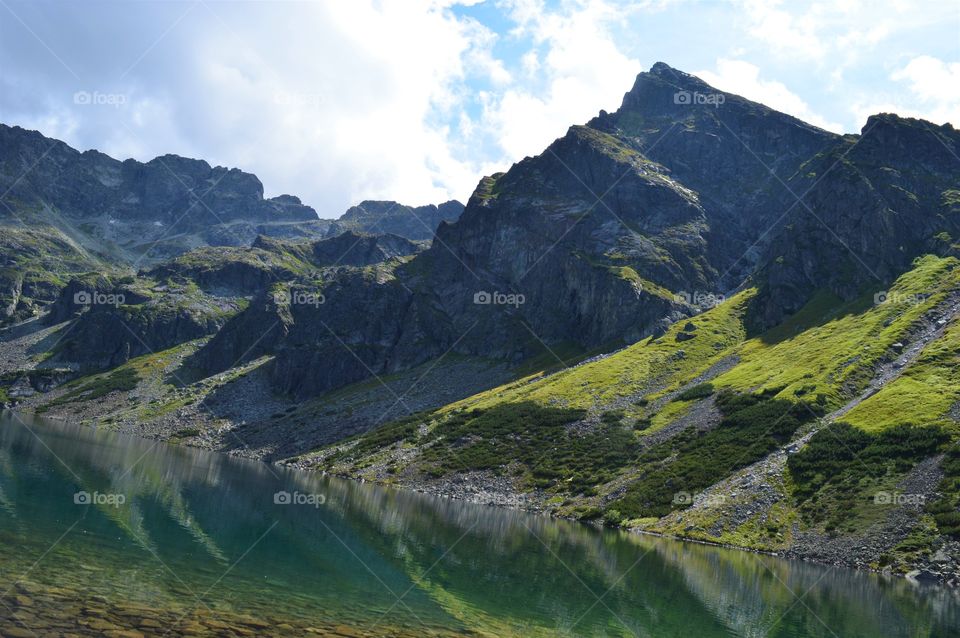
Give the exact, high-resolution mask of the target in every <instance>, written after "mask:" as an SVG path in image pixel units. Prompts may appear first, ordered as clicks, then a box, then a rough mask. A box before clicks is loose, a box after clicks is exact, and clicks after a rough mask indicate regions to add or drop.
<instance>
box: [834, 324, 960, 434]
mask: <svg viewBox="0 0 960 638" xmlns="http://www.w3.org/2000/svg"><path fill="white" fill-rule="evenodd" d="M958 403H960V324H958V323H954V324H953V325H951V326H949V327H948V328H947V330H946V331H945V333H944V335H943V337H941V338H940V339H937V340H936V341H934V342H933V343H931V344H929V345H928V346H927V347H926V348H924V350H923V352H922V353H921V354H920V356H918V357H917V359H916V360H915V361H914V362H913V363H912V364H911V365H910V366H909V367H908V368H906V369H905V370H904V371H903V374H902V375H901V376H900V377H899V378H897V379H895V380H894V381H893V382H891V383H888V384H886V385H885V386H884V387H883V388H882V389H881V390H880V391H879V392H878V393H876V394H875V395H873V396H872V397H869V398H868V399H866V400H864V401H863V403H861V404H860V405H858V406H856V407H855V408H853V409H852V410H850V412H849V413H847V415H846V416H845V417H844V419H845V420H846V421H848V422H849V423H850V424H851V425H855V426H857V427H858V428H861V429H863V430H866V431H868V432H876V431H879V430H883V429H886V428H889V427H891V426H893V425H896V424H899V423H915V424H922V425H938V426H940V427H943V428H945V429H947V430H949V431H951V432H957V431H958V429H960V424H958V423H957V421H956V420H955V419H954V418H952V417H951V416H950V411H951V409H952V408H953V407H954V406H956V405H957V404H958Z"/></svg>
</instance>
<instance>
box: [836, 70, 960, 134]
mask: <svg viewBox="0 0 960 638" xmlns="http://www.w3.org/2000/svg"><path fill="white" fill-rule="evenodd" d="M890 79H891V80H894V81H896V82H901V83H904V84H906V85H907V86H908V92H906V93H905V94H900V95H896V96H887V97H884V98H882V99H876V98H874V99H867V98H863V97H861V99H859V100H858V101H857V102H855V103H854V104H853V105H852V106H851V109H850V110H851V112H852V113H853V114H854V116H855V117H856V118H857V119H858V120H860V121H866V118H867V117H868V116H870V115H873V114H875V113H884V112H886V113H897V114H899V115H903V116H906V117H919V118H922V119H925V120H929V121H931V122H933V123H934V124H944V123H946V122H950V123H951V124H953V125H954V126H957V125H960V62H944V61H943V60H940V59H938V58H935V57H932V56H929V55H921V56H918V57H915V58H913V59H912V60H910V62H908V63H907V64H906V65H905V66H904V67H902V68H900V69H897V70H896V71H894V72H893V73H892V74H891V75H890Z"/></svg>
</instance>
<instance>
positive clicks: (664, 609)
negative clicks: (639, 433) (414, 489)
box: [302, 481, 726, 636]
mask: <svg viewBox="0 0 960 638" xmlns="http://www.w3.org/2000/svg"><path fill="white" fill-rule="evenodd" d="M307 486H308V483H304V484H302V487H303V488H304V489H307ZM326 489H327V490H329V495H330V500H331V501H332V502H333V503H335V504H337V505H342V506H343V510H344V511H343V515H344V516H345V517H346V518H348V519H351V520H352V519H355V518H357V517H363V519H364V520H363V522H358V523H357V524H355V525H354V526H353V527H354V528H355V529H358V530H366V533H367V534H369V535H370V536H371V538H370V539H369V542H371V543H376V542H378V541H377V539H379V542H380V543H381V544H382V546H383V549H384V552H385V553H388V554H389V555H391V556H393V559H394V560H395V561H396V562H398V564H402V565H403V566H404V569H406V570H407V572H408V573H409V574H410V576H411V578H412V579H413V580H414V581H415V582H417V584H418V586H420V587H422V588H423V589H424V590H426V591H429V592H430V593H431V596H433V598H434V599H435V600H436V601H437V602H438V604H440V605H442V606H443V607H444V609H446V610H447V611H448V612H449V613H450V614H451V615H453V616H456V617H457V618H459V619H460V620H461V621H463V622H464V624H465V625H467V626H468V627H471V628H478V627H495V628H497V630H499V631H500V632H505V633H509V634H516V635H537V634H540V633H542V634H543V635H555V634H556V633H557V632H560V633H561V634H562V633H570V634H573V635H639V636H643V635H654V636H662V635H679V634H681V633H683V628H684V627H688V628H691V630H692V628H696V631H697V632H698V635H700V636H712V635H717V636H719V635H726V633H725V631H724V630H723V627H722V625H720V624H719V623H717V622H716V621H715V620H714V619H713V618H712V617H711V615H710V613H709V611H708V610H707V609H706V608H705V607H703V606H702V605H701V604H699V603H698V602H697V601H696V600H695V599H693V598H691V596H690V594H689V592H687V591H686V586H685V583H684V582H683V580H682V579H681V577H680V576H681V575H680V574H679V573H678V572H677V571H676V570H675V569H668V568H667V566H666V564H665V563H664V561H662V560H661V559H659V558H658V556H657V555H656V554H655V553H650V554H646V555H645V551H646V550H643V551H639V552H638V551H637V546H636V544H635V543H634V542H631V541H629V540H627V539H626V538H625V537H624V535H622V534H620V533H615V532H598V530H595V529H592V528H589V527H587V526H584V525H580V524H573V523H568V522H566V521H558V520H554V519H551V518H548V517H543V516H531V515H530V514H527V513H524V512H520V511H511V510H503V509H496V508H492V507H483V506H476V505H469V504H465V503H462V502H458V501H455V500H450V499H437V498H433V497H430V496H425V495H420V494H413V493H409V492H401V491H395V490H386V489H375V490H372V489H369V488H367V486H363V485H357V484H355V483H346V482H341V481H330V482H328V483H327V484H326ZM574 571H575V574H574ZM651 574H655V575H656V576H655V578H654V579H651ZM588 590H589V591H588ZM591 591H592V592H593V594H591V593H590V592H591ZM598 597H600V598H601V600H600V602H597V598H598ZM690 603H693V604H690ZM483 610H495V611H496V615H497V617H496V618H491V617H490V615H489V614H487V613H485V612H484V611H483ZM711 627H712V629H711ZM495 633H497V632H496V631H495Z"/></svg>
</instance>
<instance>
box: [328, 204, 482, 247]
mask: <svg viewBox="0 0 960 638" xmlns="http://www.w3.org/2000/svg"><path fill="white" fill-rule="evenodd" d="M462 212H463V204H461V203H460V202H458V201H456V200H451V201H448V202H444V203H442V204H440V205H433V204H429V205H427V206H406V205H404V204H400V203H399V202H393V201H374V200H366V201H363V202H360V203H359V204H357V205H356V206H351V207H350V208H349V209H347V212H345V213H344V214H343V215H341V216H340V219H338V220H337V221H335V222H333V223H332V224H331V226H330V229H329V230H328V231H327V236H328V237H333V236H336V235H339V234H341V233H344V232H347V231H354V232H361V233H372V234H381V233H392V234H394V235H399V236H401V237H406V238H407V239H412V240H415V241H417V240H423V241H426V240H430V239H433V233H434V232H435V231H436V229H437V226H439V225H440V224H441V223H442V222H454V221H456V220H457V218H459V217H460V214H461V213H462Z"/></svg>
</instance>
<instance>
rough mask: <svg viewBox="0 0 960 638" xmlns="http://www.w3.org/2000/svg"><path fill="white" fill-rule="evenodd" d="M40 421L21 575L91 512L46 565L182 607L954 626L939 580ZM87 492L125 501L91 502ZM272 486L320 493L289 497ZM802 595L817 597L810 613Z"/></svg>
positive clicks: (571, 629) (699, 626)
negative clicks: (919, 588)
mask: <svg viewBox="0 0 960 638" xmlns="http://www.w3.org/2000/svg"><path fill="white" fill-rule="evenodd" d="M28 424H29V423H28ZM29 425H30V427H31V428H32V429H33V430H34V431H35V432H36V433H37V436H34V434H32V433H31V432H30V431H29V430H28V429H27V428H26V427H24V426H22V425H19V424H18V423H17V422H16V421H15V420H11V419H9V418H4V417H0V538H2V540H3V541H4V542H3V543H2V544H0V571H2V570H5V569H7V568H11V569H12V567H13V564H14V563H15V562H16V559H17V558H18V555H20V556H19V557H22V558H23V560H25V561H27V564H26V567H28V566H29V564H30V562H32V561H33V560H35V559H36V557H37V555H39V554H40V552H42V551H43V550H45V549H47V548H48V547H49V546H50V545H51V544H52V543H53V541H54V540H56V539H57V538H58V537H59V536H60V535H61V534H63V532H64V530H65V529H66V528H67V526H68V525H69V524H70V523H72V522H73V521H75V520H78V519H79V523H78V524H77V527H76V532H75V533H71V534H69V535H68V536H67V537H66V538H65V539H64V540H63V542H62V543H60V544H58V545H57V546H56V549H54V550H53V551H52V553H51V557H52V558H53V560H45V561H43V562H41V563H40V567H39V568H38V569H37V570H36V572H35V574H36V575H37V576H46V577H47V580H53V581H55V580H56V579H57V578H59V577H61V576H66V577H69V578H72V579H73V580H74V585H78V586H80V587H83V586H86V585H88V584H89V585H90V586H91V587H93V586H94V585H95V586H97V587H108V586H109V587H112V588H113V589H112V590H111V591H104V593H105V594H106V595H116V596H130V597H139V599H142V600H144V601H150V602H151V603H156V604H173V602H174V601H176V602H178V603H179V604H181V605H188V606H189V605H192V604H193V603H194V598H195V597H196V595H197V594H198V593H202V592H205V591H207V589H209V588H210V587H212V586H215V589H213V590H212V593H210V594H209V595H205V596H204V598H205V601H206V602H207V603H209V604H210V605H211V606H226V607H230V608H233V609H237V610H243V611H244V613H251V614H256V613H266V612H269V613H280V614H282V615H285V616H286V617H290V618H301V619H303V620H305V621H309V620H311V619H314V618H338V619H339V618H353V619H356V620H358V621H359V622H362V623H365V624H366V625H367V626H376V625H377V623H380V622H387V621H389V622H390V624H391V625H397V624H400V625H406V626H408V627H417V626H419V622H420V621H421V620H423V621H425V622H428V623H430V624H434V625H437V626H444V627H448V628H453V629H462V628H469V629H472V630H473V631H474V632H476V634H478V635H486V636H509V635H522V636H538V635H557V634H560V635H612V636H619V635H637V636H656V637H658V638H659V637H660V636H686V635H688V634H689V635H693V636H697V637H698V638H699V637H701V636H702V637H705V638H712V637H714V636H718V637H719V636H729V635H731V634H734V635H743V636H753V635H763V634H764V632H765V631H770V635H772V636H791V637H793V636H801V635H811V636H818V635H824V636H828V635H831V634H830V632H828V631H827V630H825V629H824V628H823V625H821V624H820V622H819V620H817V617H819V618H822V619H823V620H824V621H825V622H827V624H828V625H829V626H830V627H831V629H833V630H834V631H836V632H837V633H838V634H839V635H871V634H872V635H895V634H896V633H897V631H900V632H901V633H905V632H906V630H907V628H910V627H921V628H925V631H923V632H921V634H920V635H936V632H937V631H938V630H940V629H944V628H956V627H957V626H958V624H960V619H958V618H957V609H958V606H957V601H956V600H955V599H953V598H952V597H950V596H949V595H948V594H947V593H945V592H944V590H936V591H935V592H934V593H931V594H924V595H923V596H918V595H916V592H914V591H913V590H912V589H911V587H910V586H909V584H907V583H906V582H904V581H896V582H891V583H888V582H883V581H881V580H880V579H877V578H869V577H867V576H865V575H864V574H859V573H855V572H849V571H843V570H825V569H823V568H821V567H817V566H811V565H803V564H796V563H788V562H785V561H781V560H778V559H775V558H772V557H759V556H756V555H752V554H746V553H743V552H735V551H726V550H718V549H716V548H712V547H705V546H699V545H692V544H681V543H676V542H672V541H665V540H662V539H653V538H649V537H637V536H633V535H629V534H625V533H622V532H612V531H605V530H596V529H592V528H590V527H587V526H585V525H580V524H573V523H568V522H566V521H557V520H553V519H550V518H546V517H542V516H532V515H529V514H527V513H523V512H520V511H511V510H504V509H497V508H492V507H482V506H476V505H470V504H465V503H462V502H458V501H454V500H449V499H438V498H434V497H430V496H426V495H421V494H416V493H411V492H402V491H397V490H390V489H383V488H379V487H374V486H369V485H362V484H358V483H354V482H348V481H341V480H337V479H329V478H325V477H322V476H318V475H313V474H306V473H301V472H293V471H288V470H285V469H280V468H273V467H270V466H267V465H264V464H262V463H257V462H249V461H242V460H238V459H233V458H228V457H224V456H219V455H214V454H209V453H205V452H202V451H198V450H191V449H186V448H179V447H176V446H170V445H166V444H162V443H156V444H155V443H153V442H151V441H146V440H142V439H136V438H132V437H127V436H123V435H118V434H112V433H109V432H96V431H93V430H90V429H84V428H75V427H71V426H64V425H57V424H44V423H43V422H42V421H38V422H36V423H33V424H29ZM81 489H82V490H85V491H88V492H90V493H93V492H100V493H118V494H123V495H124V497H125V499H126V500H125V502H124V503H123V504H122V505H120V506H119V507H114V506H111V505H96V506H88V507H86V508H82V507H78V506H77V505H74V504H73V494H74V492H76V491H77V490H81ZM279 491H285V492H288V493H291V494H300V495H322V497H323V499H325V500H324V502H323V504H322V505H319V506H318V507H313V506H310V505H282V504H276V503H275V502H274V495H275V494H276V493H277V492H279ZM34 554H36V555H34ZM241 558H242V560H239V561H238V559H241ZM761 561H764V562H766V563H767V564H768V565H769V566H770V569H769V570H768V569H767V567H765V566H764V562H761ZM234 563H236V564H234ZM16 567H17V570H18V571H20V570H22V569H24V568H25V567H20V566H19V564H17V565H16ZM85 570H91V571H89V572H87V571H85ZM771 570H772V572H771ZM90 574H94V575H93V576H91V575H90ZM84 579H87V580H84ZM781 581H782V582H781ZM791 589H792V590H793V591H795V592H797V593H798V594H803V593H804V592H808V593H807V594H806V596H805V597H804V604H799V603H796V600H795V599H794V597H793V595H792V594H791V593H790V590H791ZM98 591H101V590H98ZM398 597H402V602H400V603H397V598H398ZM598 599H599V600H598ZM808 607H809V609H808ZM784 615H785V617H784V618H783V619H782V620H779V618H780V617H781V616H784ZM891 630H896V631H892V633H891ZM373 633H376V632H375V631H374V632H373ZM944 635H949V632H945V633H944Z"/></svg>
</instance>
